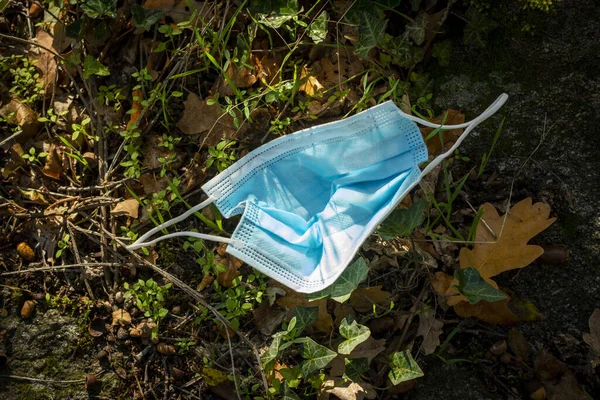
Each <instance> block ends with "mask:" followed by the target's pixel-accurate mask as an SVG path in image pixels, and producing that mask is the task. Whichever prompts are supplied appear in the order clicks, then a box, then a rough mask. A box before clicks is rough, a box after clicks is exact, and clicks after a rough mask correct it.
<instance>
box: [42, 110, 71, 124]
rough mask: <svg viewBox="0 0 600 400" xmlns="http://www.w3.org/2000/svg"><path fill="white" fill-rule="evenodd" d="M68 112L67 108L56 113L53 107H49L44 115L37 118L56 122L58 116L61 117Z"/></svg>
mask: <svg viewBox="0 0 600 400" xmlns="http://www.w3.org/2000/svg"><path fill="white" fill-rule="evenodd" d="M68 113H69V111H68V110H64V111H61V112H59V113H58V114H55V113H54V109H53V108H49V109H48V111H46V116H45V117H40V118H38V121H39V122H50V123H53V124H56V123H58V120H59V119H60V117H62V116H63V115H66V114H68Z"/></svg>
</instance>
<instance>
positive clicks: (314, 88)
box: [298, 66, 323, 96]
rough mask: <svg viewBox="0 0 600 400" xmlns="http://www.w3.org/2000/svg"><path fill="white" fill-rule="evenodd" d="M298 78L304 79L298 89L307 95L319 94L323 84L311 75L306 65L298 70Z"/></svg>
mask: <svg viewBox="0 0 600 400" xmlns="http://www.w3.org/2000/svg"><path fill="white" fill-rule="evenodd" d="M300 80H304V83H303V84H302V85H300V87H299V88H298V90H300V91H302V92H304V93H306V94H307V95H309V96H316V95H318V94H320V92H321V90H322V89H323V85H321V83H319V80H318V79H317V78H315V77H314V76H313V75H311V73H310V71H309V70H308V69H307V68H306V67H304V66H303V67H302V70H301V71H300Z"/></svg>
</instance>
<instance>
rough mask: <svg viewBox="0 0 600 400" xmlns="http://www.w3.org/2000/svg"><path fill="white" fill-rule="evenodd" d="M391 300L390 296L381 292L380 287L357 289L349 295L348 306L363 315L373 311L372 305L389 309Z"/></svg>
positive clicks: (383, 291) (388, 293)
mask: <svg viewBox="0 0 600 400" xmlns="http://www.w3.org/2000/svg"><path fill="white" fill-rule="evenodd" d="M391 298H392V294H391V293H390V292H386V291H385V290H381V286H371V287H367V288H358V289H356V290H355V291H354V292H352V295H350V299H349V300H348V305H350V306H351V307H352V308H354V309H355V310H356V311H357V312H359V313H365V312H370V311H372V310H373V304H377V305H379V306H381V307H383V309H387V308H389V305H390V301H391Z"/></svg>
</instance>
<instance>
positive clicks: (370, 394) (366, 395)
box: [319, 378, 377, 400]
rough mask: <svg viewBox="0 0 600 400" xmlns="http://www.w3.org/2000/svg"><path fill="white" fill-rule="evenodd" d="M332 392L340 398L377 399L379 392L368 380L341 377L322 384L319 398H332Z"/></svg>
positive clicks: (322, 399) (355, 399)
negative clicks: (350, 379)
mask: <svg viewBox="0 0 600 400" xmlns="http://www.w3.org/2000/svg"><path fill="white" fill-rule="evenodd" d="M330 394H333V395H334V396H335V398H337V399H340V400H362V399H375V398H376V397H377V393H376V392H375V389H373V387H372V386H371V385H369V384H368V383H366V382H352V381H346V380H344V379H341V378H334V379H328V380H326V381H325V382H323V384H322V385H321V393H320V395H319V400H328V399H330V396H329V395H330Z"/></svg>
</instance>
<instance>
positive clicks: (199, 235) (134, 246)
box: [127, 196, 233, 250]
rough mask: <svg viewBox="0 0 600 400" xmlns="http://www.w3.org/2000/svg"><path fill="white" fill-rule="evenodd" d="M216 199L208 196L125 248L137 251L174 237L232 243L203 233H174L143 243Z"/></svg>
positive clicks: (226, 239)
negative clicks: (189, 237)
mask: <svg viewBox="0 0 600 400" xmlns="http://www.w3.org/2000/svg"><path fill="white" fill-rule="evenodd" d="M215 200H216V199H215V198H214V197H211V196H209V198H208V199H206V200H204V201H203V202H202V203H200V204H196V205H195V206H194V207H192V208H190V209H189V210H187V211H186V212H184V213H183V214H181V215H179V216H177V217H175V218H172V219H170V220H168V221H165V222H164V223H162V224H160V225H158V226H157V227H155V228H152V229H150V230H149V231H148V232H146V233H145V234H143V235H142V236H141V237H140V238H138V240H136V241H135V242H134V243H132V244H130V245H129V246H127V249H129V250H135V249H139V248H140V247H146V246H150V245H152V244H154V243H157V242H160V241H162V240H165V239H168V238H172V237H176V236H191V237H196V238H199V239H206V240H214V241H216V242H223V243H233V242H232V240H231V239H228V238H223V237H220V236H214V235H206V234H203V233H197V232H175V233H170V234H168V235H164V236H161V237H159V238H157V239H154V240H152V241H150V242H144V241H145V240H146V239H148V238H149V237H150V236H152V235H154V234H155V233H157V232H160V231H161V230H163V229H165V228H167V227H169V226H171V225H174V224H176V223H178V222H180V221H183V220H184V219H186V218H187V217H189V216H190V215H192V214H194V213H195V212H197V211H200V210H202V209H203V208H204V207H206V206H208V205H210V204H211V203H212V202H214V201H215Z"/></svg>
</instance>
